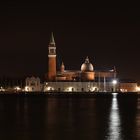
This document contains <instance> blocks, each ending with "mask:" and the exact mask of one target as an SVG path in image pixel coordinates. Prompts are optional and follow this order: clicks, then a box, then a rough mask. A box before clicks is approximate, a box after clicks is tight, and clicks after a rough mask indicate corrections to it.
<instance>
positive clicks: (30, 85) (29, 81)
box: [25, 77, 42, 92]
mask: <svg viewBox="0 0 140 140" xmlns="http://www.w3.org/2000/svg"><path fill="white" fill-rule="evenodd" d="M25 84H26V86H25V91H27V92H39V91H41V89H42V86H41V83H40V78H38V77H37V78H36V77H27V78H26V80H25Z"/></svg>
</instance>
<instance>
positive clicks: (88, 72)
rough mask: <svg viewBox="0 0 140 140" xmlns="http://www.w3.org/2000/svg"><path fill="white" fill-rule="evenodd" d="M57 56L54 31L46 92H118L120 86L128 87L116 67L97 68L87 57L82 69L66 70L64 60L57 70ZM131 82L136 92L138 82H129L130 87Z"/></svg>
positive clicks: (49, 53)
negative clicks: (118, 76) (120, 78)
mask: <svg viewBox="0 0 140 140" xmlns="http://www.w3.org/2000/svg"><path fill="white" fill-rule="evenodd" d="M56 57H57V54H56V44H55V40H54V36H53V33H52V34H51V39H50V42H49V46H48V72H47V75H46V82H45V84H44V91H45V92H48V91H56V92H57V91H60V92H61V91H62V92H116V91H120V87H121V88H122V89H123V88H124V89H123V90H125V88H127V87H128V85H127V86H126V87H125V86H122V85H121V83H119V81H118V79H117V72H116V69H115V67H114V68H113V69H110V70H95V69H94V67H93V64H91V63H90V59H89V58H88V57H86V58H85V61H84V62H83V64H82V65H81V69H80V70H66V69H65V65H64V63H63V62H62V64H61V66H60V68H59V70H57V69H56V68H57V63H56ZM131 84H133V88H131V89H132V91H134V92H135V86H136V83H129V87H131ZM123 85H125V84H124V83H123ZM125 91H127V89H126V90H125Z"/></svg>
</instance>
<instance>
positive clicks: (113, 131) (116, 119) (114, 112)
mask: <svg viewBox="0 0 140 140" xmlns="http://www.w3.org/2000/svg"><path fill="white" fill-rule="evenodd" d="M116 95H117V94H115V93H114V94H113V98H112V104H111V108H110V115H109V131H108V135H107V140H121V126H120V124H121V122H120V115H119V107H118V101H117V97H116Z"/></svg>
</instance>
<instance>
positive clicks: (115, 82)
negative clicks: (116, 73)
mask: <svg viewBox="0 0 140 140" xmlns="http://www.w3.org/2000/svg"><path fill="white" fill-rule="evenodd" d="M117 83H118V81H117V80H116V79H113V81H112V84H113V92H115V91H116V85H117Z"/></svg>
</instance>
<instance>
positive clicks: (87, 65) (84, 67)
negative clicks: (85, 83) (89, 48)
mask: <svg viewBox="0 0 140 140" xmlns="http://www.w3.org/2000/svg"><path fill="white" fill-rule="evenodd" d="M81 71H82V72H90V71H93V65H92V64H91V63H90V62H89V59H88V57H87V58H86V60H85V63H83V64H82V66H81Z"/></svg>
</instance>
